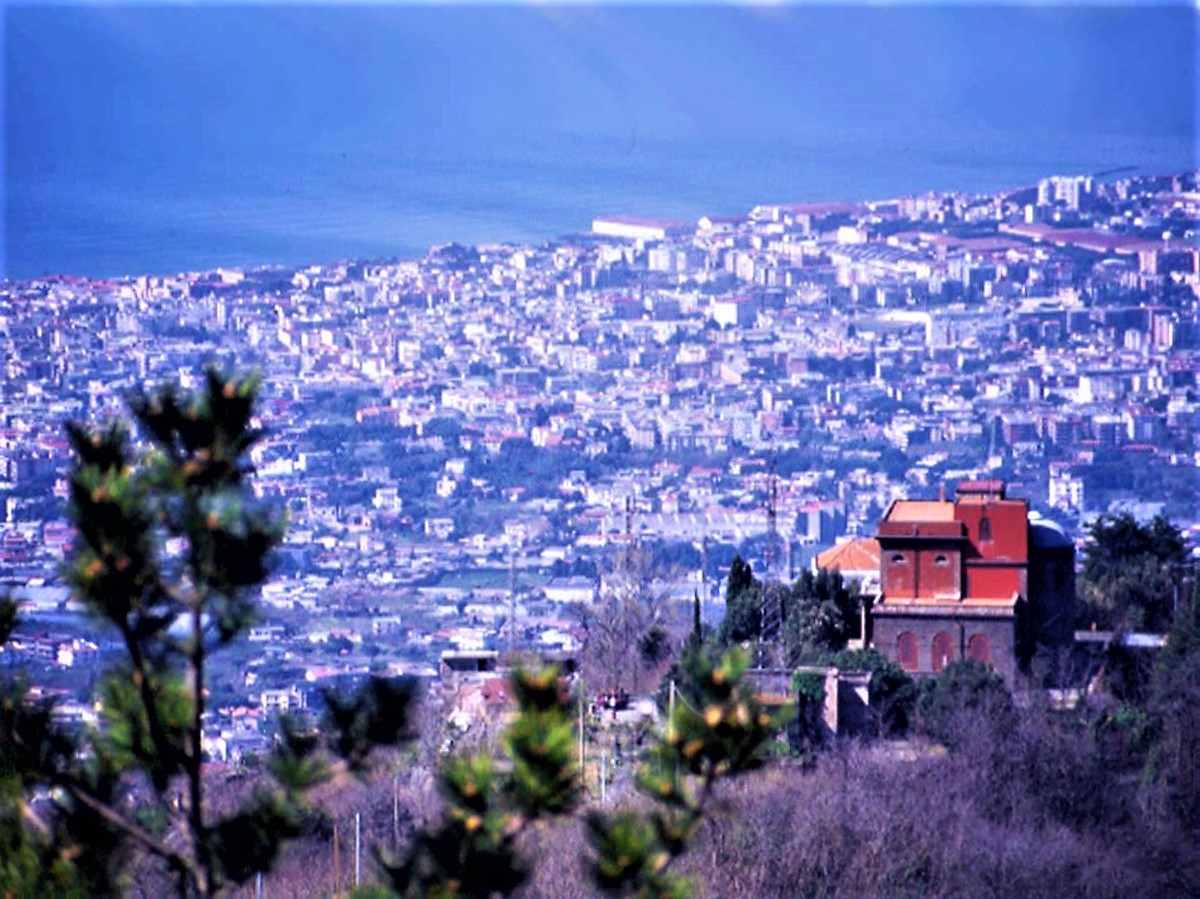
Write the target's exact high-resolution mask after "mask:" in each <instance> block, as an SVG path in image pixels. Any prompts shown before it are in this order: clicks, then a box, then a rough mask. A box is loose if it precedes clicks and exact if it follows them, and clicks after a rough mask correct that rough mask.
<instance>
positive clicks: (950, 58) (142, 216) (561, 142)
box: [4, 6, 1198, 278]
mask: <svg viewBox="0 0 1200 899" xmlns="http://www.w3.org/2000/svg"><path fill="white" fill-rule="evenodd" d="M1197 15H1198V14H1197V11H1196V10H1195V9H1194V8H1191V7H1188V6H1174V7H1168V8H1157V9H1152V10H1147V9H1137V8H1133V7H1128V8H1059V7H1053V8H1039V7H1032V6H1027V7H997V8H961V7H904V8H899V9H895V8H893V9H882V8H877V7H853V8H830V7H787V8H763V7H753V8H747V7H739V8H732V7H711V6H703V7H679V6H671V7H660V8H633V7H577V6H571V7H559V8H555V7H549V8H537V7H452V8H430V7H359V8H352V9H345V8H333V7H296V8H284V7H270V6H267V7H171V8H155V7H103V6H99V7H57V8H45V7H42V8H38V7H10V8H8V9H7V11H6V12H5V18H6V29H5V53H6V61H5V115H6V146H7V159H6V178H5V186H6V189H7V197H6V214H5V222H4V224H5V227H6V235H5V241H4V248H5V251H6V260H5V263H4V265H5V267H4V273H5V274H6V275H7V276H9V277H15V278H24V277H31V276H34V275H38V274H44V273H73V274H81V275H120V274H137V273H147V272H154V273H158V272H174V271H181V270H197V269H208V268H213V267H216V266H218V265H254V264H264V263H289V264H298V263H307V262H322V261H329V260H333V259H339V258H352V257H355V258H384V257H415V256H418V255H420V254H422V253H423V252H424V251H425V250H426V249H428V247H429V246H430V245H432V244H436V243H442V242H447V241H451V240H458V241H462V242H485V241H528V242H537V241H541V240H546V239H551V238H554V237H557V236H560V235H563V234H568V233H571V232H578V231H582V230H585V229H587V228H588V227H589V225H590V222H591V220H592V218H593V217H595V216H596V215H600V214H606V213H639V214H645V215H657V216H664V217H681V218H696V217H698V216H700V215H703V214H706V213H738V212H745V211H747V210H748V209H749V208H750V207H752V206H753V205H754V204H756V203H761V202H776V201H782V202H788V201H805V200H828V199H869V198H882V197H889V196H896V195H900V194H904V193H914V192H919V191H924V190H928V189H940V190H953V189H962V190H979V191H991V190H998V189H1003V188H1007V187H1016V186H1020V185H1025V184H1031V183H1032V182H1033V181H1035V180H1036V179H1037V178H1039V177H1043V176H1045V175H1048V174H1055V173H1059V174H1075V173H1089V172H1099V171H1103V170H1109V169H1115V168H1118V167H1122V166H1136V167H1138V168H1139V169H1141V170H1149V171H1177V170H1182V169H1185V168H1189V167H1193V166H1195V165H1196V155H1195V127H1194V126H1195V120H1196V96H1195V82H1196V73H1195V59H1196V54H1195V38H1196V23H1197Z"/></svg>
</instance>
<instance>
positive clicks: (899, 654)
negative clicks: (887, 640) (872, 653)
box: [896, 631, 919, 671]
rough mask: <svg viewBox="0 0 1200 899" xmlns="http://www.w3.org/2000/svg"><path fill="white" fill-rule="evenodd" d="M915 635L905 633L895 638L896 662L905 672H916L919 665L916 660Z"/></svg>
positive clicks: (909, 632)
mask: <svg viewBox="0 0 1200 899" xmlns="http://www.w3.org/2000/svg"><path fill="white" fill-rule="evenodd" d="M917 652H918V649H917V635H916V634H914V633H912V632H911V631H905V632H904V633H903V634H901V635H900V636H898V637H897V638H896V662H897V663H898V664H899V665H900V667H901V668H903V669H904V670H905V671H916V670H917V667H918V665H919V660H918V659H917Z"/></svg>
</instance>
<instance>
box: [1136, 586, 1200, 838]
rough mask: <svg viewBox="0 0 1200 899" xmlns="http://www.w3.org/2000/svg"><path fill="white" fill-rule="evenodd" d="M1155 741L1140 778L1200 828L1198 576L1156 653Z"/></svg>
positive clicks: (1152, 712) (1187, 823) (1194, 827)
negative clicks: (1191, 593) (1165, 641)
mask: <svg viewBox="0 0 1200 899" xmlns="http://www.w3.org/2000/svg"><path fill="white" fill-rule="evenodd" d="M1149 715H1150V718H1151V721H1152V723H1153V727H1154V730H1155V732H1156V733H1157V735H1158V741H1157V743H1156V745H1155V746H1154V747H1153V749H1152V750H1151V755H1150V758H1149V759H1148V761H1147V766H1146V772H1145V777H1144V781H1145V782H1146V783H1147V784H1149V785H1154V786H1156V787H1158V788H1159V790H1160V791H1161V793H1162V794H1163V796H1164V798H1165V802H1166V804H1167V805H1168V807H1169V809H1170V811H1171V812H1172V813H1174V814H1175V815H1176V816H1177V817H1178V820H1179V821H1180V822H1181V823H1182V824H1183V825H1184V827H1186V828H1187V829H1188V831H1190V832H1191V833H1193V834H1194V833H1197V832H1198V831H1200V580H1198V581H1196V586H1195V590H1194V595H1193V596H1192V598H1191V600H1190V601H1189V602H1187V603H1185V604H1184V605H1182V606H1181V607H1180V608H1179V611H1178V614H1177V615H1176V616H1175V622H1174V625H1173V626H1172V628H1171V633H1170V634H1169V635H1168V636H1167V643H1166V645H1165V646H1164V647H1163V649H1162V652H1161V654H1160V655H1159V659H1158V664H1157V666H1156V668H1155V672H1154V681H1153V687H1152V691H1151V696H1150V702H1149Z"/></svg>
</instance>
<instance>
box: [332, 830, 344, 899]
mask: <svg viewBox="0 0 1200 899" xmlns="http://www.w3.org/2000/svg"><path fill="white" fill-rule="evenodd" d="M340 850H341V845H340V844H339V842H338V823H337V821H334V822H333V894H334V895H335V896H336V895H338V894H339V893H340V892H341V891H342V853H341V851H340Z"/></svg>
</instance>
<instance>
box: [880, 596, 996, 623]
mask: <svg viewBox="0 0 1200 899" xmlns="http://www.w3.org/2000/svg"><path fill="white" fill-rule="evenodd" d="M1017 602H1018V597H1017V596H1008V597H1002V596H969V597H965V598H963V599H961V600H960V599H927V598H923V597H921V598H912V597H890V596H885V597H884V599H883V600H882V601H881V602H878V603H876V604H875V605H874V607H873V608H872V609H871V614H872V615H883V616H888V615H918V616H930V617H935V618H937V617H946V616H950V617H960V616H961V617H967V618H971V617H979V616H983V617H995V616H1002V617H1010V616H1012V615H1015V614H1016V606H1017Z"/></svg>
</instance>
